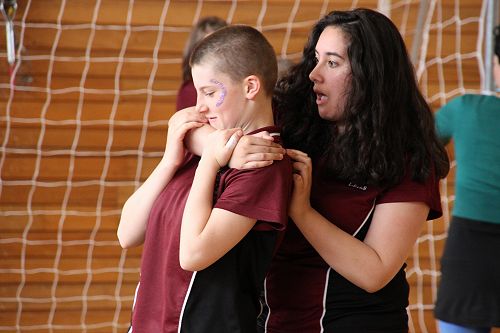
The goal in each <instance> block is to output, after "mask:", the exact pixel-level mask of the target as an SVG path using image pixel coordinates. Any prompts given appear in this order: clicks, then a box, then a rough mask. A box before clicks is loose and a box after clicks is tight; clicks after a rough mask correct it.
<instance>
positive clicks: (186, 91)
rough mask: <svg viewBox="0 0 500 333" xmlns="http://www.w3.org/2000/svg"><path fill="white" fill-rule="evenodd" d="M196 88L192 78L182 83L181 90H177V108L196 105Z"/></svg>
mask: <svg viewBox="0 0 500 333" xmlns="http://www.w3.org/2000/svg"><path fill="white" fill-rule="evenodd" d="M196 96H197V94H196V88H195V87H194V83H193V81H192V80H189V81H185V82H183V83H182V85H181V87H180V88H179V91H178V92H177V99H176V102H175V104H176V110H177V111H179V110H182V109H185V108H188V107H190V106H195V105H196Z"/></svg>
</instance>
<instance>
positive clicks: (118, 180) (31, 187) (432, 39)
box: [0, 0, 487, 332]
mask: <svg viewBox="0 0 500 333" xmlns="http://www.w3.org/2000/svg"><path fill="white" fill-rule="evenodd" d="M14 2H15V1H14ZM12 3H13V2H12V1H7V0H2V1H1V4H2V5H4V9H6V10H4V11H5V13H6V14H7V15H4V16H3V17H4V20H3V21H2V22H0V25H1V28H2V29H3V28H5V30H9V29H11V30H12V33H11V35H13V36H14V37H13V38H14V39H13V40H12V38H11V37H7V38H4V39H0V142H1V146H0V152H1V156H0V207H1V209H0V281H1V284H0V331H8V332H27V331H30V332H123V331H124V330H125V329H126V328H127V327H128V324H129V322H130V309H131V305H132V301H133V295H134V289H135V286H136V284H137V281H138V277H139V265H140V254H141V248H138V249H132V250H122V249H121V248H120V246H119V244H118V241H117V239H116V229H117V226H118V221H119V216H120V211H121V207H122V206H123V203H124V202H125V200H126V199H127V198H128V197H129V196H130V194H131V193H132V192H133V191H134V190H135V189H136V188H137V187H138V186H139V185H140V184H141V183H142V182H143V181H144V179H145V178H146V177H147V176H148V175H149V173H150V172H151V170H152V169H153V168H154V166H155V165H156V163H157V162H158V161H159V159H160V158H161V156H162V154H163V149H164V144H165V139H166V131H167V122H168V118H169V116H170V115H171V114H172V113H173V112H174V111H175V96H176V93H177V89H178V87H179V85H180V79H181V66H180V65H181V54H182V50H183V48H184V43H185V41H186V39H187V37H188V35H189V32H190V30H191V26H192V25H193V24H195V23H196V22H197V21H198V20H199V19H200V18H202V17H204V16H208V15H216V16H219V17H221V18H224V19H226V21H227V22H229V23H242V24H249V25H252V26H254V27H256V28H257V29H259V30H261V31H262V32H263V33H264V35H266V37H267V38H268V39H269V41H270V42H271V44H272V45H273V46H274V48H275V50H276V53H277V55H278V56H279V57H280V58H284V59H290V60H292V61H296V60H298V59H299V58H300V56H301V52H302V49H303V46H304V44H305V42H306V40H307V36H308V34H309V31H310V28H311V27H312V25H313V24H314V23H315V22H316V21H317V20H318V19H319V18H321V17H322V16H323V15H325V14H326V13H328V12H329V11H331V10H334V9H350V8H354V7H368V8H373V9H377V10H379V11H381V12H383V13H385V14H386V15H387V16H389V17H390V18H391V19H392V20H393V21H394V23H395V24H396V25H397V26H398V28H399V29H400V32H401V34H402V35H403V37H404V39H405V41H406V43H407V46H408V49H409V50H410V51H411V54H412V56H413V58H414V59H413V61H414V63H415V68H416V73H417V75H418V78H419V82H420V85H421V88H422V91H423V93H424V95H425V96H426V98H427V100H428V102H429V103H430V104H431V105H432V107H433V108H434V109H436V108H438V107H439V106H440V105H442V104H444V103H445V102H446V101H447V100H449V99H450V98H452V97H454V96H456V95H459V94H463V93H465V92H471V93H477V92H480V91H481V90H482V88H483V87H482V86H481V82H482V80H483V77H484V75H485V73H484V65H485V64H484V59H485V57H484V45H483V44H484V30H485V28H484V27H485V21H486V13H487V1H486V0H485V1H483V2H480V1H474V0H434V1H428V2H427V5H426V6H425V7H422V6H421V1H416V0H413V1H412V0H408V1H389V0H385V1H383V0H381V1H374V0H370V1H368V0H367V1H361V0H360V1H356V0H352V1H350V0H341V1H326V0H325V1H323V0H307V1H306V0H302V1H301V0H295V1H285V0H263V1H252V0H249V1H237V0H234V1H202V0H199V1H159V0H158V1H156V0H141V1H134V0H114V1H111V0H95V1H86V0H71V1H69V0H60V1H34V0H25V1H17V2H16V5H17V8H16V10H15V12H14V13H13V12H12V10H11V11H10V12H9V9H8V8H9V6H10V5H12ZM6 35H7V36H8V35H9V33H7V34H6ZM376 65H377V64H374V66H376ZM453 179H454V164H453V168H452V171H451V172H450V176H449V177H448V179H447V180H444V181H443V182H442V183H441V191H442V202H443V207H444V217H443V218H441V219H439V220H435V221H429V222H427V223H426V224H425V227H424V230H423V232H422V235H421V236H420V237H419V239H418V242H417V244H416V246H415V247H414V251H413V253H412V255H411V257H410V258H409V260H408V269H407V276H408V279H409V282H410V284H411V295H410V306H409V308H408V310H409V314H410V323H409V324H410V330H411V332H434V331H435V324H434V319H433V315H432V310H433V307H434V305H433V304H434V300H435V295H436V288H437V283H438V280H439V258H440V254H441V252H442V248H443V244H444V241H445V239H446V231H447V228H448V224H449V218H450V210H451V208H452V206H453V201H454V190H453Z"/></svg>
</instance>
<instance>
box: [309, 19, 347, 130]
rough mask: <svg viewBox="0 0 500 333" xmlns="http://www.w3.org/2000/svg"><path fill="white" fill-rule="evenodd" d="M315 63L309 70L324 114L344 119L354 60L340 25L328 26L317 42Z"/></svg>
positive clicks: (334, 119) (321, 111)
mask: <svg viewBox="0 0 500 333" xmlns="http://www.w3.org/2000/svg"><path fill="white" fill-rule="evenodd" d="M316 62H317V63H316V66H315V67H314V69H313V70H312V71H311V73H310V74H309V78H310V79H311V81H313V82H314V88H313V89H314V93H315V94H316V104H317V105H318V111H319V115H320V117H321V118H323V119H326V120H330V121H336V122H340V123H341V122H342V120H343V110H344V105H345V99H346V93H347V92H348V90H349V84H350V75H351V64H350V62H349V59H348V57H347V42H346V40H345V38H344V34H343V32H342V30H341V29H339V28H336V27H334V26H329V27H326V28H325V30H323V32H322V33H321V35H320V37H319V39H318V42H317V44H316Z"/></svg>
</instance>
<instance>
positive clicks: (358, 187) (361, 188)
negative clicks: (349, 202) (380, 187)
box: [348, 182, 368, 191]
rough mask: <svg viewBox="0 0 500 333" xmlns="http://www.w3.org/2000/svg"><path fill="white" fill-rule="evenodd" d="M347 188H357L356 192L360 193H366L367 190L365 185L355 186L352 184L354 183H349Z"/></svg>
mask: <svg viewBox="0 0 500 333" xmlns="http://www.w3.org/2000/svg"><path fill="white" fill-rule="evenodd" d="M348 186H349V187H354V188H357V189H358V190H361V191H366V189H367V188H368V187H367V186H366V185H363V186H361V185H357V184H354V183H351V182H349V185H348Z"/></svg>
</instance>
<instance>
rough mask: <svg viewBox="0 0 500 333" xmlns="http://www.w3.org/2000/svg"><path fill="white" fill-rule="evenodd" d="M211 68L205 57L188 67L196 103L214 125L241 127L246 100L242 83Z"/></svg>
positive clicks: (217, 127) (216, 126) (219, 126)
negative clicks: (203, 60)
mask: <svg viewBox="0 0 500 333" xmlns="http://www.w3.org/2000/svg"><path fill="white" fill-rule="evenodd" d="M213 68H214V66H213V65H212V64H211V62H210V61H208V62H206V61H205V62H203V63H201V64H197V65H194V66H193V67H192V69H191V73H192V76H193V82H194V86H195V88H196V92H197V99H196V107H197V109H198V110H199V112H203V113H204V114H205V116H206V117H207V119H208V122H209V123H210V125H211V126H212V127H214V128H216V129H226V128H234V127H242V125H243V124H242V123H243V122H244V119H243V116H244V113H243V108H244V105H245V100H246V99H245V94H244V87H243V84H241V85H240V84H238V83H235V82H233V81H232V80H231V78H230V77H229V76H228V75H226V74H223V73H220V72H217V71H214V69H213Z"/></svg>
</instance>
